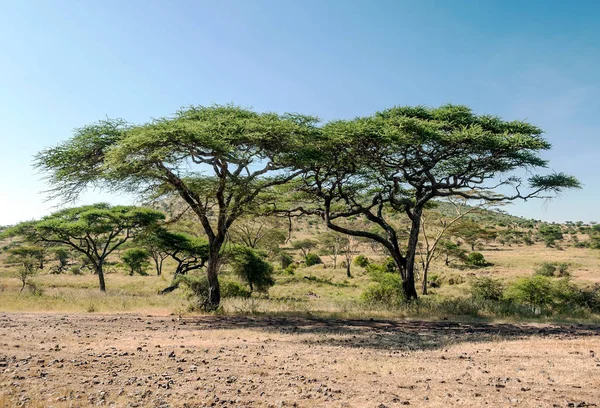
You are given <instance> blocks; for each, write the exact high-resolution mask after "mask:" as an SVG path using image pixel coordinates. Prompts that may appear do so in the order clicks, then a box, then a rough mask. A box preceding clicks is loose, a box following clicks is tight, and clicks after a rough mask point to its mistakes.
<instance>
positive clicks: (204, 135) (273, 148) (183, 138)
mask: <svg viewBox="0 0 600 408" xmlns="http://www.w3.org/2000/svg"><path fill="white" fill-rule="evenodd" d="M315 122H316V120H315V119H313V118H311V117H306V116H301V115H278V114H273V113H256V112H253V111H251V110H247V109H242V108H239V107H236V106H212V107H201V106H200V107H191V108H188V109H184V110H181V111H180V112H178V113H177V114H176V115H174V116H173V117H169V118H163V119H157V120H153V121H151V122H149V123H146V124H140V125H134V124H128V123H126V122H124V121H122V120H106V121H101V122H98V123H95V124H92V125H89V126H85V127H83V128H81V129H78V130H77V131H76V132H75V134H74V136H73V137H72V138H71V139H69V140H67V141H66V142H64V143H62V144H60V145H58V146H56V147H53V148H49V149H46V150H44V151H42V152H40V153H39V154H38V155H37V159H36V160H37V166H38V167H39V168H40V169H41V170H43V171H44V172H46V173H47V174H48V180H49V182H50V184H51V185H52V187H53V189H52V190H51V193H52V194H53V195H55V196H60V197H64V198H67V199H71V198H74V197H77V196H78V195H79V193H80V192H81V191H82V190H84V189H85V188H86V187H90V186H93V187H102V188H106V187H109V188H112V189H115V190H129V191H134V192H137V193H140V194H141V195H143V196H145V197H148V198H153V199H157V198H161V197H169V196H178V197H180V198H181V199H182V200H183V201H185V203H186V204H187V205H188V206H189V208H190V209H191V210H192V211H193V213H194V214H195V215H196V217H197V219H198V221H199V223H200V224H201V225H202V229H203V230H204V233H205V234H206V238H207V240H208V244H209V252H208V262H207V266H206V272H207V277H208V281H209V295H208V303H209V305H208V306H209V307H216V306H217V305H218V304H219V302H220V290H219V281H218V270H219V265H220V262H221V258H222V251H221V248H222V246H223V244H224V242H225V239H226V237H227V232H228V230H229V229H230V227H231V225H232V224H233V223H234V222H235V221H236V220H237V219H239V218H240V217H241V216H243V215H245V214H249V213H254V212H255V211H256V210H257V209H258V207H259V204H260V202H261V196H262V194H263V193H265V192H268V190H269V189H270V188H272V187H274V186H277V185H281V184H284V183H286V182H288V181H289V180H291V179H293V178H294V177H296V176H297V175H299V174H300V173H301V171H302V170H296V171H290V170H289V166H288V164H289V162H290V161H291V160H292V159H294V160H298V159H299V153H301V152H302V151H303V150H302V149H301V147H302V146H304V145H306V144H307V143H308V142H307V140H306V139H307V138H309V137H311V136H312V135H313V134H314V133H315V131H316V129H315V127H314V124H315Z"/></svg>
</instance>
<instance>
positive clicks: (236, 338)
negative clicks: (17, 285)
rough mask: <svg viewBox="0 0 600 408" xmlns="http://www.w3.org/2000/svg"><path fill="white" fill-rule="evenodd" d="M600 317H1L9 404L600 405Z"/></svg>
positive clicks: (0, 386) (3, 380) (4, 399)
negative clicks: (593, 321)
mask: <svg viewBox="0 0 600 408" xmlns="http://www.w3.org/2000/svg"><path fill="white" fill-rule="evenodd" d="M599 334H600V327H597V326H579V325H566V326H547V325H514V324H489V325H488V324H483V323H477V324H459V323H450V322H415V321H399V322H394V321H348V320H344V321H330V320H329V321H326V320H320V319H301V318H283V317H278V318H270V317H223V316H208V317H186V318H179V317H178V316H145V315H98V314H70V315H66V314H34V313H15V314H8V313H5V314H0V406H19V407H20V406H26V407H29V406H31V407H88V406H114V407H190V408H191V407H204V406H218V407H261V406H265V407H289V406H297V407H315V406H325V407H380V408H383V407H397V406H408V405H410V406H426V407H441V406H443V407H447V406H484V405H488V406H506V407H508V406H519V407H540V406H549V407H552V406H558V407H588V406H597V405H600V337H599Z"/></svg>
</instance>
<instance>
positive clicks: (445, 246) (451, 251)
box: [437, 240, 467, 265]
mask: <svg viewBox="0 0 600 408" xmlns="http://www.w3.org/2000/svg"><path fill="white" fill-rule="evenodd" d="M437 250H438V252H439V253H440V254H441V255H442V256H444V258H445V264H446V265H449V264H450V260H451V259H458V260H464V259H465V258H466V256H467V255H466V251H465V250H464V249H462V248H461V247H460V246H458V244H455V243H454V242H452V241H450V240H440V242H439V243H438V248H437Z"/></svg>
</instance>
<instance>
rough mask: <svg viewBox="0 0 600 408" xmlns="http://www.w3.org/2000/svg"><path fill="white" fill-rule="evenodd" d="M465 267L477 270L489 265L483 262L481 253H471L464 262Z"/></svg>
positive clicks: (483, 258)
mask: <svg viewBox="0 0 600 408" xmlns="http://www.w3.org/2000/svg"><path fill="white" fill-rule="evenodd" d="M465 263H466V264H467V265H471V266H475V267H478V268H481V267H484V266H488V265H489V263H488V262H487V261H486V260H485V257H484V256H483V254H482V253H481V252H471V253H470V254H469V255H468V256H467V259H466V260H465Z"/></svg>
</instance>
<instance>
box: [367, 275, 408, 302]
mask: <svg viewBox="0 0 600 408" xmlns="http://www.w3.org/2000/svg"><path fill="white" fill-rule="evenodd" d="M361 300H362V301H363V302H365V303H368V304H379V305H385V306H389V307H397V306H399V305H401V304H402V303H404V295H403V293H402V280H401V278H400V275H398V274H395V273H384V274H382V275H380V276H379V277H378V281H377V283H376V284H374V285H371V286H370V287H368V288H367V289H366V290H365V291H364V292H363V293H362V294H361Z"/></svg>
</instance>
